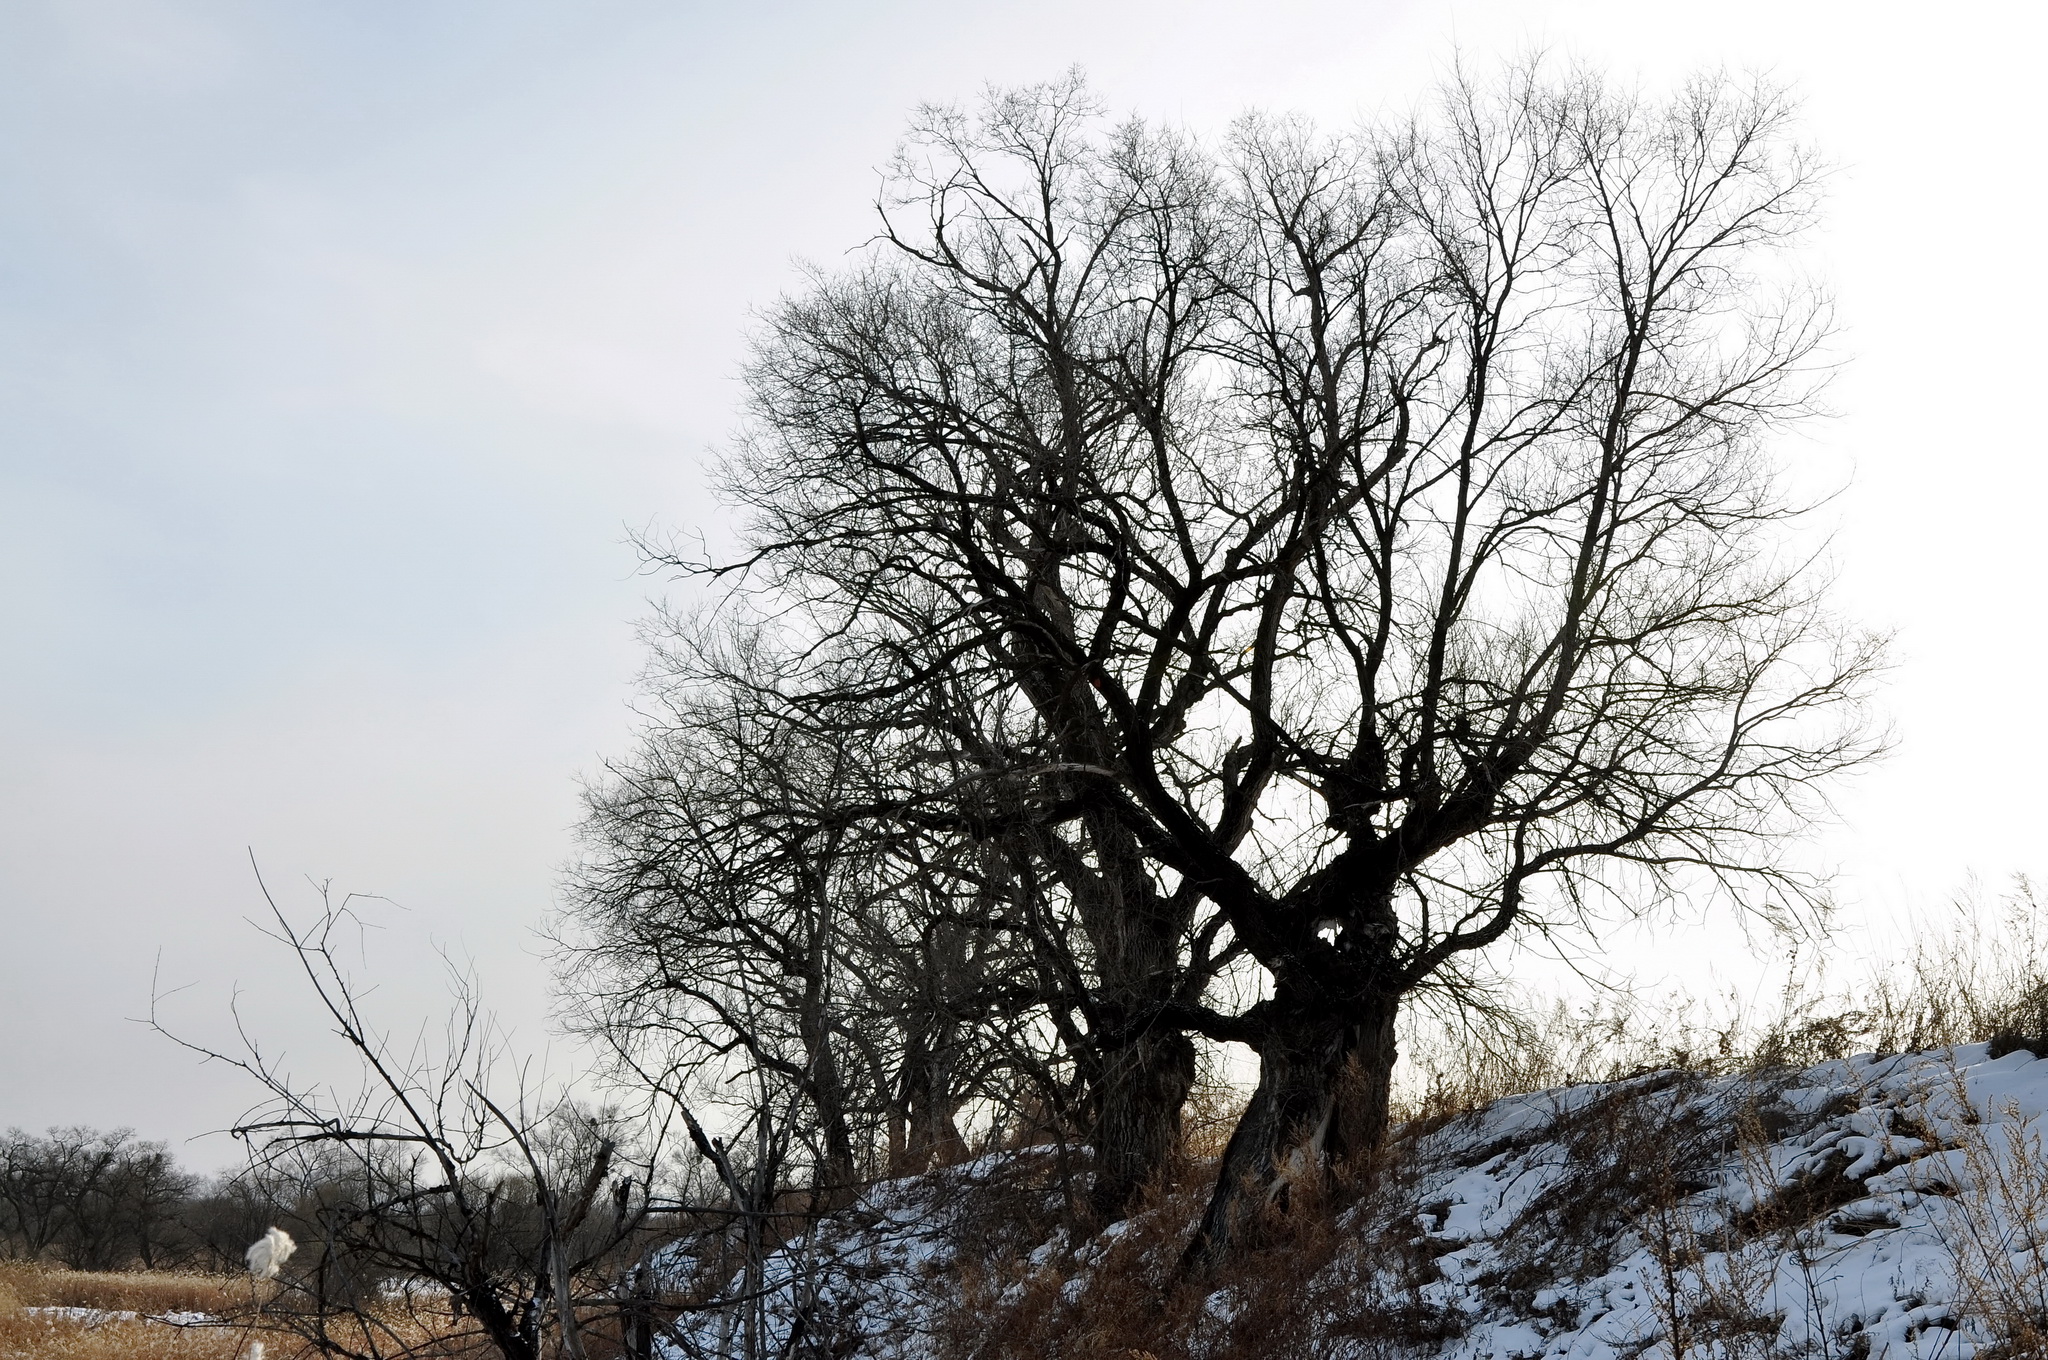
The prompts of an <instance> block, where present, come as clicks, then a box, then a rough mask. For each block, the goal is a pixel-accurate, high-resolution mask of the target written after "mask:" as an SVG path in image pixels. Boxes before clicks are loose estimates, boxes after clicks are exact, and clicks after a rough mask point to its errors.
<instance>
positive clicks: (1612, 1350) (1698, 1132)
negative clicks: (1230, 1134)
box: [670, 1044, 2048, 1360]
mask: <svg viewBox="0 0 2048 1360" xmlns="http://www.w3.org/2000/svg"><path fill="white" fill-rule="evenodd" d="M2044 1113H2048V1061H2039V1060H2036V1059H2035V1058H2034V1057H2033V1056H2032V1055H2031V1054H2030V1053H2028V1052H2026V1051H2025V1050H2020V1051H2016V1052H2012V1053H2008V1054H2006V1055H2004V1056H2002V1057H1998V1058H1992V1057H1990V1056H1989V1053H1988V1051H1987V1048H1986V1046H1985V1045H1981V1044H1978V1045H1971V1046H1966V1047H1962V1048H1958V1049H1954V1050H1942V1051H1939V1052H1935V1053H1931V1054H1918V1055H1907V1056H1900V1057H1885V1058H1877V1057H1860V1058H1852V1059H1849V1060H1846V1061H1837V1062H1828V1063H1823V1064H1821V1065H1819V1066H1816V1067H1813V1068H1809V1069H1806V1070H1803V1071H1788V1072H1779V1073H1774V1074H1762V1075H1748V1076H1727V1077H1714V1078H1708V1077H1699V1076H1694V1075H1690V1074H1686V1073H1680V1072H1662V1073H1655V1074H1650V1075H1646V1076H1641V1077H1637V1078H1633V1079H1631V1080H1628V1081H1623V1082H1617V1083H1612V1084H1605V1085H1580V1086H1571V1087H1565V1088H1562V1089H1559V1090H1555V1091H1546V1092H1541V1093H1537V1094H1533V1095H1524V1096H1515V1097H1511V1098H1509V1099H1505V1100H1501V1101H1497V1102H1495V1103H1494V1104H1492V1105H1490V1106H1487V1107H1486V1108H1484V1109H1481V1110H1478V1111H1476V1112H1474V1113H1472V1114H1469V1115H1466V1116H1463V1117H1460V1118H1458V1119H1455V1120H1452V1121H1450V1122H1448V1123H1445V1124H1443V1125H1442V1126H1440V1127H1437V1128H1434V1129H1431V1130H1428V1131H1421V1130H1413V1131H1410V1133H1409V1135H1408V1136H1407V1137H1405V1138H1404V1139H1402V1140H1401V1141H1400V1145H1399V1146H1398V1147H1397V1149H1396V1151H1395V1152H1394V1153H1393V1154H1392V1155H1391V1156H1390V1159H1389V1164H1388V1166H1387V1167H1386V1169H1385V1170H1384V1171H1383V1172H1382V1173H1381V1175H1380V1176H1379V1177H1378V1178H1377V1182H1376V1185H1375V1187H1374V1188H1373V1189H1372V1190H1371V1191H1370V1192H1369V1193H1368V1194H1367V1195H1366V1196H1365V1197H1364V1198H1363V1199H1362V1200H1360V1201H1358V1202H1356V1203H1353V1204H1351V1205H1350V1207H1348V1208H1346V1209H1345V1210H1344V1211H1343V1212H1342V1213H1341V1214H1340V1215H1339V1216H1338V1217H1337V1219H1336V1232H1335V1233H1334V1234H1327V1233H1326V1234H1321V1235H1313V1234H1312V1235H1311V1236H1314V1237H1315V1238H1316V1240H1315V1242H1314V1244H1313V1245H1311V1246H1289V1245H1282V1246H1277V1247H1275V1248H1273V1249H1272V1250H1270V1251H1268V1252H1266V1253H1264V1254H1263V1255H1262V1256H1261V1257H1260V1258H1259V1259H1258V1260H1257V1261H1256V1262H1254V1263H1252V1264H1249V1265H1248V1266H1247V1267H1246V1269H1245V1270H1243V1271H1242V1272H1238V1273H1236V1274H1234V1275H1232V1276H1230V1277H1228V1278H1219V1279H1215V1280H1209V1281H1204V1282H1200V1283H1197V1284H1187V1283H1185V1282H1182V1281H1180V1280H1179V1278H1178V1276H1177V1274H1176V1258H1177V1254H1178V1248H1179V1245H1180V1243H1181V1241H1182V1240H1184V1237H1185V1233H1186V1231H1187V1225H1188V1223H1189V1222H1190V1214H1191V1210H1192V1206H1193V1203H1194V1199H1193V1198H1192V1197H1191V1196H1181V1197H1178V1198H1173V1199H1169V1200H1168V1201H1167V1202H1166V1203H1164V1204H1162V1205H1161V1206H1160V1207H1159V1208H1158V1209H1156V1210H1154V1211H1152V1212H1151V1213H1149V1214H1147V1215H1142V1216H1140V1217H1139V1218H1137V1219H1135V1220H1132V1221H1130V1222H1126V1223H1121V1224H1118V1225H1115V1226H1114V1227H1113V1228H1111V1229H1110V1230H1109V1231H1108V1232H1105V1233H1102V1234H1099V1235H1098V1236H1096V1237H1094V1238H1092V1239H1089V1240H1086V1241H1082V1242H1078V1243H1070V1242H1068V1241H1067V1239H1066V1238H1065V1237H1064V1235H1062V1234H1060V1233H1058V1232H1057V1231H1052V1230H1050V1229H1049V1228H1048V1227H1047V1225H1049V1224H1050V1222H1051V1221H1052V1219H1053V1216H1054V1214H1055V1212H1056V1209H1057V1205H1058V1203H1059V1197H1058V1195H1057V1194H1056V1193H1054V1192H1052V1191H1050V1190H1047V1189H1046V1188H1045V1186H1046V1184H1047V1180H1046V1173H1047V1172H1048V1171H1049V1169H1050V1167H1049V1159H1043V1158H1041V1159H1040V1160H1039V1161H1038V1162H1037V1163H1036V1164H1033V1163H1030V1162H1029V1161H1028V1159H1027V1160H1023V1161H1020V1160H1019V1159H1018V1158H1015V1157H1011V1158H991V1159H984V1160H983V1161H982V1162H979V1163H975V1164H973V1165H970V1166H966V1167H957V1168H952V1169H949V1170H947V1171H943V1172H939V1173H935V1174H933V1175H931V1176H927V1177H921V1178H917V1179H915V1180H908V1181H896V1182H890V1183H887V1184H884V1185H881V1186H877V1187H875V1189H873V1190H872V1191H870V1192H869V1194H868V1195H867V1196H866V1197H865V1199H864V1200H863V1201H862V1202H861V1203H860V1204H859V1205H857V1206H855V1207H854V1208H853V1209H851V1210H849V1211H847V1212H846V1213H845V1214H843V1215H841V1216H839V1218H838V1219H836V1220H835V1221H834V1222H833V1223H831V1224H830V1225H828V1227H827V1228H826V1229H825V1230H824V1231H821V1232H819V1233H816V1234H813V1235H811V1236H808V1237H806V1238H804V1239H803V1240H802V1241H800V1242H796V1243H792V1244H790V1246H789V1247H787V1248H786V1249H785V1250H784V1251H782V1252H780V1253H778V1254H777V1255H776V1256H774V1257H773V1258H771V1259H770V1260H769V1261H768V1262H767V1265H766V1270H765V1272H764V1273H762V1274H760V1275H757V1276H755V1277H754V1279H753V1281H752V1288H751V1289H749V1290H744V1291H735V1292H747V1293H752V1294H754V1295H755V1297H756V1299H757V1300H758V1301H759V1302H758V1311H757V1312H756V1313H755V1317H754V1327H755V1332H754V1341H755V1343H756V1344H757V1345H758V1344H761V1343H769V1344H767V1345H766V1346H765V1347H764V1349H765V1350H766V1352H767V1353H777V1352H778V1351H781V1348H782V1347H783V1346H786V1345H789V1343H791V1342H792V1341H793V1342H794V1343H795V1344H794V1346H793V1347H791V1349H790V1350H788V1351H782V1352H781V1353H793V1354H811V1353H816V1354H836V1355H864V1356H873V1357H890V1358H891V1360H894V1358H896V1357H902V1358H903V1360H909V1357H925V1356H941V1355H955V1354H957V1355H969V1354H978V1355H986V1356H991V1357H993V1356H1006V1355H1031V1354H1044V1353H1048V1347H1049V1346H1050V1345H1051V1344H1053V1340H1054V1339H1055V1338H1058V1340H1059V1347H1060V1352H1061V1353H1063V1354H1074V1355H1080V1354H1097V1353H1100V1354H1107V1355H1127V1356H1132V1357H1142V1356H1147V1355H1150V1356H1154V1357H1157V1360H1168V1357H1170V1356H1176V1355H1186V1356H1190V1357H1193V1356H1202V1355H1209V1356H1216V1357H1224V1356H1231V1357H1235V1356H1250V1355H1287V1354H1302V1355H1316V1356H1332V1357H1339V1356H1351V1355H1357V1356H1374V1357H1382V1356H1385V1357H1393V1356H1410V1355H1412V1356H1423V1355H1440V1356H1446V1357H1465V1358H1467V1360H1486V1358H1488V1357H1492V1358H1493V1360H1511V1358H1526V1360H1534V1357H1539V1356H1540V1357H1556V1358H1557V1360H1633V1358H1634V1357H1645V1358H1646V1360H1647V1358H1650V1357H1655V1358H1657V1360H1681V1357H1719V1358H1722V1360H1741V1358H1742V1357H1757V1358H1758V1360H1762V1358H1763V1357H1769V1356H1788V1357H1790V1356H1802V1357H1827V1358H1829V1360H1832V1358H1833V1357H1843V1358H1845V1360H1848V1358H1857V1360H1908V1358H1909V1357H1910V1358H1912V1360H1937V1357H1938V1358H1939V1360H1992V1357H2015V1356H2028V1355H2036V1354H2041V1353H2042V1352H2041V1351H2040V1350H2039V1349H2037V1347H2038V1346H2039V1344H2040V1342H2039V1336H2038V1334H2037V1332H2036V1331H2035V1330H2034V1329H2037V1328H2039V1327H2040V1326H2041V1324H2042V1323H2043V1322H2044V1321H2048V1256H2044V1254H2043V1248H2044V1247H2048V1158H2044V1147H2043V1143H2044V1136H2043V1135H2044V1133H2048V1123H2044V1122H2043V1120H2042V1116H2043V1115H2044ZM1034 1177H1035V1179H1034ZM1027 1186H1028V1187H1031V1188H1020V1187H1027ZM1034 1196H1035V1198H1034ZM992 1197H993V1198H994V1199H1000V1200H1001V1201H1002V1203H1001V1204H995V1203H993V1202H992ZM1034 1223H1036V1224H1037V1225H1039V1227H1038V1230H1039V1231H1045V1232H1048V1233H1049V1236H1047V1237H1046V1238H1045V1239H1044V1240H1040V1241H1038V1242H1037V1244H1036V1245H1035V1246H1033V1245H1032V1244H1031V1242H1030V1241H1029V1240H1026V1238H1028V1236H1029V1232H1030V1230H1031V1225H1033V1224H1034ZM1005 1232H1007V1233H1008V1234H1009V1239H1008V1240H1007V1241H1006V1240H1002V1239H1003V1237H1004V1233H1005ZM1020 1232H1022V1233H1025V1234H1026V1238H1019V1237H1017V1234H1018V1233H1020ZM1290 1253H1291V1254H1290ZM699 1282H700V1284H701V1283H702V1277H701V1275H700V1277H699ZM734 1283H735V1284H737V1283H739V1282H738V1281H735V1282H734ZM745 1311H746V1310H744V1309H742V1310H735V1311H733V1312H712V1313H704V1314H698V1315H695V1316H694V1317H693V1318H691V1319H690V1320H689V1321H688V1322H687V1323H686V1324H685V1330H684V1331H683V1332H682V1333H681V1334H679V1335H678V1336H677V1337H676V1338H674V1339H673V1340H672V1341H671V1343H670V1353H671V1355H673V1356H678V1357H680V1356H690V1355H698V1354H709V1355H719V1356H736V1355H744V1354H746V1353H747V1347H746V1331H745V1326H744V1317H743V1313H744V1312H745ZM1091 1338H1092V1339H1093V1342H1092V1343H1091V1340H1090V1339H1091ZM1096 1344H1099V1345H1100V1347H1101V1348H1102V1349H1100V1350H1097V1349H1095V1345H1096Z"/></svg>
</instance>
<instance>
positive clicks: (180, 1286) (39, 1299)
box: [0, 1261, 249, 1313]
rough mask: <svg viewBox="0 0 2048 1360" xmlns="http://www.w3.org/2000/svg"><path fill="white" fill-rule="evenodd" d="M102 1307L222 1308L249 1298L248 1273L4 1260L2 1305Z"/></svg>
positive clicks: (0, 1273) (180, 1310)
mask: <svg viewBox="0 0 2048 1360" xmlns="http://www.w3.org/2000/svg"><path fill="white" fill-rule="evenodd" d="M10 1298H11V1300H12V1302H13V1304H14V1306H15V1307H18V1308H103V1309H106V1310H108V1311H110V1312H130V1313H224V1312H228V1311H230V1310H232V1309H234V1308H236V1307H237V1306H239V1305H243V1304H246V1303H248V1302H249V1279H248V1277H247V1276H246V1275H199V1274H187V1273H182V1272H175V1271H158V1270H136V1271H110V1272H100V1271H87V1270H64V1269H62V1268H60V1267H57V1266H45V1265H38V1264H36V1263H34V1262H30V1261H0V1306H5V1302H6V1301H7V1300H8V1299H10Z"/></svg>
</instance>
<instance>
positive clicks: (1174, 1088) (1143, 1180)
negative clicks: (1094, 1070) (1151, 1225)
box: [1089, 1031, 1195, 1220]
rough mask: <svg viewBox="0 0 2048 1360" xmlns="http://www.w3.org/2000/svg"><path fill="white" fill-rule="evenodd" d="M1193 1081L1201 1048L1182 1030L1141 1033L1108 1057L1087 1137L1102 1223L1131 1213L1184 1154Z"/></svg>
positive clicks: (1093, 1196)
mask: <svg viewBox="0 0 2048 1360" xmlns="http://www.w3.org/2000/svg"><path fill="white" fill-rule="evenodd" d="M1194 1083H1195V1045H1194V1043H1193V1041H1192V1040H1190V1039H1189V1038H1188V1037H1187V1035H1185V1034H1181V1033H1179V1032H1177V1031H1175V1032H1161V1033H1152V1034H1145V1035H1141V1036H1139V1037H1138V1038H1136V1039H1134V1040H1132V1041H1131V1042H1129V1043H1125V1044H1122V1045H1119V1046H1118V1047H1116V1048H1114V1049H1112V1050H1110V1051H1109V1052H1107V1053H1106V1054H1104V1055H1103V1064H1102V1071H1101V1072H1100V1074H1099V1075H1098V1076H1097V1078H1096V1093H1095V1102H1094V1103H1095V1126H1094V1128H1093V1130H1092V1131H1091V1133H1090V1138H1089V1141H1090V1143H1091V1144H1092V1145H1093V1146H1094V1149H1095V1180H1094V1182H1093V1188H1092V1189H1091V1190H1090V1192H1089V1207H1090V1208H1091V1209H1092V1210H1093V1211H1094V1212H1095V1214H1096V1215H1097V1216H1098V1217H1100V1218H1102V1219H1105V1220H1107V1219H1114V1218H1120V1217H1122V1216H1123V1215H1124V1214H1125V1213H1127V1212H1128V1211H1129V1210H1130V1208H1131V1206H1132V1204H1133V1203H1134V1202H1135V1201H1136V1200H1137V1198H1138V1196H1139V1195H1140V1194H1142V1193H1143V1192H1144V1189H1145V1187H1146V1186H1147V1185H1148V1184H1149V1183H1150V1182H1151V1181H1152V1179H1153V1178H1154V1177H1155V1176H1156V1175H1157V1174H1158V1173H1159V1171H1160V1170H1161V1169H1162V1168H1163V1167H1165V1166H1166V1164H1167V1161H1168V1159H1169V1158H1171V1157H1172V1156H1173V1154H1174V1152H1175V1151H1176V1150H1177V1149H1178V1148H1179V1146H1180V1132H1181V1122H1180V1115H1181V1107H1182V1106H1183V1105H1185V1104H1186V1103H1187V1097H1188V1091H1189V1090H1190V1089H1191V1088H1192V1087H1193V1086H1194Z"/></svg>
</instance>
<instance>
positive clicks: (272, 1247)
mask: <svg viewBox="0 0 2048 1360" xmlns="http://www.w3.org/2000/svg"><path fill="white" fill-rule="evenodd" d="M298 1249H299V1244H298V1243H296V1242H294V1241H292V1238H291V1234H290V1233H288V1232H286V1231H285V1230H284V1229H283V1228H272V1229H271V1230H270V1231H269V1232H267V1233H265V1234H263V1236H261V1237H259V1238H257V1239H256V1242H255V1245H253V1246H251V1247H250V1248H249V1249H248V1250H247V1251H245V1252H243V1253H242V1257H243V1259H244V1260H246V1261H248V1263H249V1274H250V1276H251V1277H252V1278H254V1279H258V1280H274V1279H276V1278H277V1271H278V1267H280V1266H282V1265H283V1264H284V1263H285V1262H286V1261H287V1260H289V1259H290V1258H291V1254H292V1253H293V1252H295V1251H297V1250H298Z"/></svg>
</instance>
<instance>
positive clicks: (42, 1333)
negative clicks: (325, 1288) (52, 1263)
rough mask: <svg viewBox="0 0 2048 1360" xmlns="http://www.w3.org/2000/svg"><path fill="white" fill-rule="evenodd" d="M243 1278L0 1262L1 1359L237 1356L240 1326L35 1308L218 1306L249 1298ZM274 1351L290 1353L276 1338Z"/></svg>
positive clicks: (211, 1359) (201, 1359) (204, 1359)
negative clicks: (107, 1271)
mask: <svg viewBox="0 0 2048 1360" xmlns="http://www.w3.org/2000/svg"><path fill="white" fill-rule="evenodd" d="M248 1291H249V1286H248V1282H247V1281H246V1280H237V1279H235V1278H233V1277H229V1276H217V1275H180V1274H172V1273H169V1272H140V1271H137V1272H132V1273H131V1272H122V1273H114V1274H93V1273H88V1272H85V1271H76V1270H60V1269H56V1268H54V1267H45V1266H37V1265H31V1264H28V1263H25V1262H20V1261H4V1262H0V1360H234V1357H236V1356H237V1355H240V1354H243V1353H244V1351H245V1343H246V1342H247V1341H248V1340H249V1335H248V1333H246V1332H245V1331H244V1330H243V1329H241V1328H228V1327H206V1326H198V1327H179V1326H172V1325H169V1324H167V1323H163V1322H152V1321H149V1320H147V1319H146V1318H137V1319H133V1320H130V1319H120V1318H76V1317H64V1316H62V1315H60V1314H53V1313H46V1312H40V1311H35V1310H40V1309H45V1308H93V1309H102V1310H105V1311H107V1312H132V1313H145V1314H146V1313H168V1312H219V1311H222V1310H224V1309H228V1308H231V1307H233V1306H234V1305H235V1304H236V1303H238V1302H243V1301H246V1299H247V1297H248ZM272 1353H273V1355H275V1356H278V1357H279V1360H282V1357H283V1356H284V1355H287V1354H289V1352H288V1351H284V1350H282V1349H281V1348H279V1347H277V1346H276V1345H275V1344H274V1343H273V1346H272Z"/></svg>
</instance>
